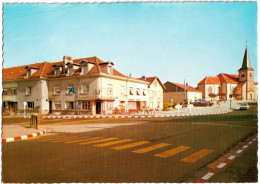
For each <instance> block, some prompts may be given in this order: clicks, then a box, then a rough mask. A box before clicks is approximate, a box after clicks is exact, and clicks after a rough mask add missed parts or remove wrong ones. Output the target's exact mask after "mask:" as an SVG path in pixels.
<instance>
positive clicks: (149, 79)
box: [138, 77, 166, 89]
mask: <svg viewBox="0 0 260 184" xmlns="http://www.w3.org/2000/svg"><path fill="white" fill-rule="evenodd" d="M138 79H139V80H143V81H146V82H149V83H150V84H149V85H148V87H150V86H151V84H152V83H153V82H154V81H155V80H156V79H157V80H158V82H159V84H160V85H161V86H162V88H163V89H166V88H165V86H164V85H163V83H162V82H161V80H160V79H159V78H158V77H145V78H138Z"/></svg>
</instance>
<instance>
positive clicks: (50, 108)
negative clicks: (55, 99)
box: [49, 101, 52, 114]
mask: <svg viewBox="0 0 260 184" xmlns="http://www.w3.org/2000/svg"><path fill="white" fill-rule="evenodd" d="M49 113H50V114H51V113H52V101H49Z"/></svg>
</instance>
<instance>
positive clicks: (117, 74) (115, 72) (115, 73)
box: [113, 68, 126, 77]
mask: <svg viewBox="0 0 260 184" xmlns="http://www.w3.org/2000/svg"><path fill="white" fill-rule="evenodd" d="M113 75H116V76H119V77H126V76H125V75H123V74H121V73H120V72H119V71H117V70H116V69H114V68H113Z"/></svg>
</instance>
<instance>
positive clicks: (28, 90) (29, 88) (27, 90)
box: [25, 87, 32, 95]
mask: <svg viewBox="0 0 260 184" xmlns="http://www.w3.org/2000/svg"><path fill="white" fill-rule="evenodd" d="M25 94H26V95H31V94H32V87H26V88H25Z"/></svg>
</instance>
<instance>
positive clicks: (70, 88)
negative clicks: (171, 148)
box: [3, 56, 163, 114]
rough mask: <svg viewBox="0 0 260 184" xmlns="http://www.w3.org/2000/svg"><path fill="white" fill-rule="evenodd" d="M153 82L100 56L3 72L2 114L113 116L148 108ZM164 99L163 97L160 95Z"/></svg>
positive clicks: (20, 67)
mask: <svg viewBox="0 0 260 184" xmlns="http://www.w3.org/2000/svg"><path fill="white" fill-rule="evenodd" d="M149 86H151V83H150V82H148V81H145V80H141V79H137V78H133V77H131V76H126V75H123V74H121V73H120V72H119V71H117V70H116V69H115V68H114V63H113V62H110V61H108V62H104V61H102V60H100V59H99V58H97V57H89V58H82V59H72V58H71V57H68V56H64V58H63V60H62V61H60V62H55V63H50V62H44V63H36V64H31V65H27V66H18V67H12V68H6V69H3V111H8V112H15V113H16V112H20V113H22V112H24V109H25V110H26V111H29V112H40V113H43V114H48V113H54V114H113V113H114V112H115V111H117V112H122V113H123V112H126V111H127V112H128V111H130V110H142V109H144V108H149V105H150V101H149V100H150V98H149V89H150V87H149ZM160 98H161V99H162V98H163V96H162V95H161V97H160Z"/></svg>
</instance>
